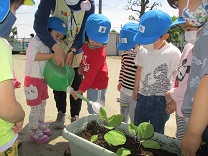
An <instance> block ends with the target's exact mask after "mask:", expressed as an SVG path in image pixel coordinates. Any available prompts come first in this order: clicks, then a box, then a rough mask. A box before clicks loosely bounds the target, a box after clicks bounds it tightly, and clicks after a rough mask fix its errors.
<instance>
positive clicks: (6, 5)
mask: <svg viewBox="0 0 208 156" xmlns="http://www.w3.org/2000/svg"><path fill="white" fill-rule="evenodd" d="M9 10H10V0H3V1H1V5H0V22H2V21H3V20H4V19H5V17H6V16H7V14H8V13H9Z"/></svg>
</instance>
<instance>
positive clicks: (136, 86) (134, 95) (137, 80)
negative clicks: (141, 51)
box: [132, 66, 142, 100]
mask: <svg viewBox="0 0 208 156" xmlns="http://www.w3.org/2000/svg"><path fill="white" fill-rule="evenodd" d="M141 70H142V67H141V66H137V70H136V74H135V81H134V91H133V93H132V98H133V100H136V99H137V94H138V91H139V83H140V78H141Z"/></svg>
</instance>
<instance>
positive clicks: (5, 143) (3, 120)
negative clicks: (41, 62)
mask: <svg viewBox="0 0 208 156" xmlns="http://www.w3.org/2000/svg"><path fill="white" fill-rule="evenodd" d="M26 2H27V4H26ZM23 4H26V5H34V2H33V1H32V0H25V1H19V0H11V1H10V0H3V1H1V5H0V51H1V53H0V94H1V96H0V129H1V130H0V155H1V156H3V155H8V156H18V149H17V147H18V141H17V137H18V132H19V131H20V130H21V129H22V125H23V121H24V117H25V112H24V110H23V109H22V107H21V105H20V103H19V102H17V100H16V97H15V92H14V85H13V79H14V73H13V61H12V48H11V45H9V43H8V42H7V41H6V40H5V39H4V38H6V37H8V36H9V34H10V32H11V30H12V26H13V24H14V23H15V20H16V16H15V12H16V10H17V9H18V8H19V6H21V5H23ZM17 6H18V7H17Z"/></svg>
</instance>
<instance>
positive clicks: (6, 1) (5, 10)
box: [0, 0, 35, 23]
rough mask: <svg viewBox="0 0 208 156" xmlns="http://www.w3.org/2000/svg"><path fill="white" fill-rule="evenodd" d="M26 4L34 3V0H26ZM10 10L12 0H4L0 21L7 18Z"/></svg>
mask: <svg viewBox="0 0 208 156" xmlns="http://www.w3.org/2000/svg"><path fill="white" fill-rule="evenodd" d="M23 4H24V5H34V4H35V2H34V1H33V0H24V2H23ZM9 10H10V0H2V1H1V5H0V23H1V22H2V21H3V20H4V19H5V18H6V16H7V14H8V13H9Z"/></svg>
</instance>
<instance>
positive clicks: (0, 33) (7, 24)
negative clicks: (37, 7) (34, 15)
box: [0, 11, 17, 38]
mask: <svg viewBox="0 0 208 156" xmlns="http://www.w3.org/2000/svg"><path fill="white" fill-rule="evenodd" d="M16 19H17V18H16V16H15V15H14V14H13V13H12V12H11V11H10V12H9V14H8V15H7V17H6V19H5V20H4V21H3V22H2V23H0V37H3V38H7V37H9V34H10V33H11V31H12V27H13V25H14V23H15V21H16Z"/></svg>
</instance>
